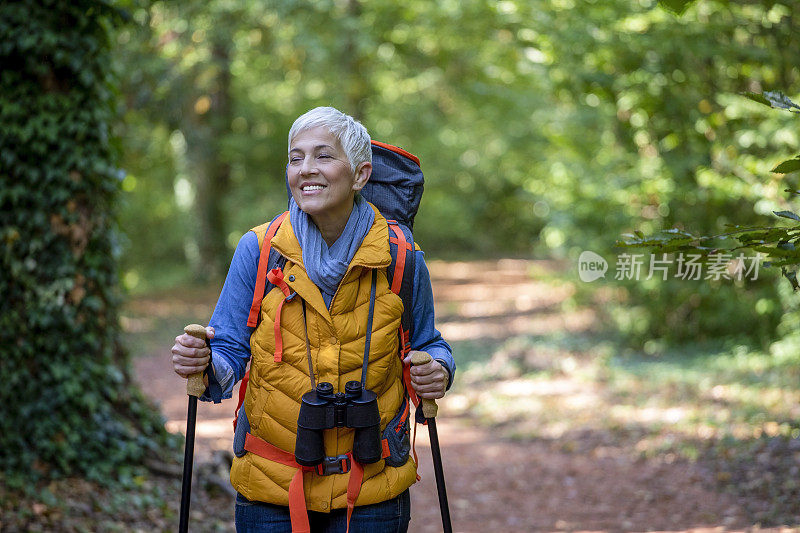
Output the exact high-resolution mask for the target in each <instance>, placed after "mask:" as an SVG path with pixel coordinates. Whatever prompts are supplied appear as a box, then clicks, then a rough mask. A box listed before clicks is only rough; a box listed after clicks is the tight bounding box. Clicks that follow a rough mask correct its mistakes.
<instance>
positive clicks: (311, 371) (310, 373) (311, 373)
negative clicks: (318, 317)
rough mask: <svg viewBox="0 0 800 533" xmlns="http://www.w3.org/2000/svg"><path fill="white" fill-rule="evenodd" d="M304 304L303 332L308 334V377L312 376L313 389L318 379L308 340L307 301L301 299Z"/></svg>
mask: <svg viewBox="0 0 800 533" xmlns="http://www.w3.org/2000/svg"><path fill="white" fill-rule="evenodd" d="M300 302H301V303H302V304H303V332H304V333H305V336H306V358H307V359H308V377H309V378H311V390H314V389H316V388H317V382H316V381H317V380H316V379H314V365H313V364H311V344H310V343H309V341H308V320H307V319H306V301H305V300H302V299H301V300H300Z"/></svg>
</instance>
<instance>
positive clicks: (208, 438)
mask: <svg viewBox="0 0 800 533" xmlns="http://www.w3.org/2000/svg"><path fill="white" fill-rule="evenodd" d="M558 269H559V265H556V264H555V263H551V262H546V261H538V262H537V261H521V260H501V261H497V262H483V263H474V262H471V263H452V262H451V263H444V262H432V263H431V265H430V270H431V275H432V279H433V286H434V293H435V296H436V308H437V324H438V327H439V329H440V330H441V332H442V334H443V336H444V337H445V338H446V339H447V340H448V341H449V342H450V343H451V344H452V346H453V348H454V352H455V354H456V358H457V361H458V365H459V370H458V373H457V384H456V386H455V387H454V388H453V390H452V391H450V392H449V393H448V395H447V397H446V398H445V399H444V400H443V401H441V402H440V417H439V418H438V427H439V434H440V442H441V447H442V456H443V458H444V468H445V473H446V480H447V488H448V496H449V500H450V506H451V512H452V517H453V526H454V530H455V531H461V532H485V531H653V530H658V531H722V530H725V531H732V530H747V529H753V528H755V529H758V528H759V525H757V521H766V522H768V521H769V520H765V518H769V516H770V515H767V514H764V513H763V512H762V514H761V515H759V514H758V512H759V510H760V509H769V508H770V505H771V503H770V502H762V503H761V504H759V502H756V501H753V499H754V498H753V496H752V495H750V497H749V498H748V499H747V501H743V498H744V497H743V496H742V495H740V494H739V495H737V493H736V491H732V490H724V489H725V488H726V484H725V483H724V482H725V481H729V480H731V478H736V477H738V476H739V473H737V472H729V470H734V468H728V467H730V464H728V463H726V462H721V461H720V460H717V459H716V458H715V457H716V455H715V454H713V453H708V450H709V449H712V448H711V446H710V445H704V444H703V443H702V442H699V440H702V439H699V438H698V435H699V436H701V437H702V436H705V437H708V439H707V440H708V441H709V442H713V439H712V438H711V437H713V434H710V433H708V432H706V434H704V433H703V431H702V427H700V428H696V427H687V424H686V423H685V420H686V419H687V418H691V417H687V415H686V412H687V410H688V409H689V407H688V406H687V405H684V403H685V402H691V401H692V400H693V398H692V397H691V395H689V397H686V398H681V397H682V396H686V395H685V394H683V393H682V392H681V391H675V394H674V396H671V397H670V398H668V399H666V400H665V401H660V402H652V401H650V399H647V400H645V401H644V403H642V402H640V401H638V400H637V398H636V396H637V395H642V394H644V395H646V394H647V390H646V389H645V390H633V387H631V386H630V385H625V387H624V390H622V389H621V388H620V387H619V386H618V385H617V384H618V383H619V382H621V381H623V380H622V379H621V378H619V377H618V376H609V375H607V372H608V371H607V367H608V366H609V365H608V351H609V350H612V349H613V343H609V342H608V341H607V339H605V338H603V336H602V334H601V333H600V332H601V331H602V328H601V327H600V326H599V324H598V317H597V313H596V312H595V311H593V310H592V309H589V308H581V307H578V306H576V305H575V304H574V300H573V299H572V298H571V297H572V295H573V292H574V290H575V286H574V284H573V283H569V282H564V281H563V279H560V278H558V277H553V276H551V275H550V274H551V273H553V272H555V271H556V270H558ZM212 294H213V291H212ZM202 300H203V299H202V298H200V299H199V300H198V302H196V303H195V304H194V305H195V306H200V307H202V305H203V302H202ZM206 303H207V304H208V305H212V303H213V297H212V299H211V300H207V301H206ZM165 305H167V304H165ZM199 311H201V309H199V308H198V309H195V313H194V316H195V317H196V320H202V319H203V318H205V317H207V316H208V315H209V314H210V311H211V308H210V307H208V308H206V309H205V310H204V312H199ZM184 313H185V310H182V312H181V313H180V314H184ZM140 316H144V315H140ZM173 316H174V315H173ZM178 331H179V330H178ZM170 345H171V339H166V343H165V344H162V345H161V346H159V347H158V349H155V347H153V348H152V350H148V351H149V352H150V353H151V355H149V356H144V357H137V358H136V370H137V375H138V376H139V379H140V380H141V383H142V387H143V388H144V389H145V391H146V392H147V393H148V394H149V395H150V396H151V397H154V398H160V399H161V402H160V403H161V406H162V409H163V412H164V414H165V416H166V417H167V420H168V422H167V424H168V427H169V428H171V429H173V430H182V429H183V427H184V426H185V410H186V397H185V394H184V393H183V382H182V380H181V379H180V378H178V377H177V376H175V375H174V374H173V373H172V372H171V370H170V363H169V356H168V351H169V346H170ZM598 361H601V363H600V362H598ZM604 374H605V375H604ZM645 374H647V372H646V371H645ZM644 377H645V379H644V380H645V381H649V379H648V378H647V376H646V375H645V376H644ZM666 386H667V387H670V386H672V387H674V383H667V384H666ZM662 399H663V398H662ZM673 400H674V401H673ZM226 404H227V405H226ZM672 404H674V405H672ZM232 410H233V406H232V405H231V402H223V403H222V404H220V405H208V404H203V405H202V406H201V409H200V415H199V416H200V420H199V422H198V428H197V433H198V445H197V449H198V460H199V461H201V462H202V461H204V460H208V459H209V458H210V457H211V453H212V451H214V450H229V449H230V441H231V417H232ZM673 426H674V427H673ZM416 442H417V451H418V453H419V457H420V465H421V466H420V472H421V475H422V480H421V481H420V482H419V483H417V484H416V485H415V486H414V487H412V491H411V492H412V516H413V518H412V524H411V531H415V532H428V531H430V532H435V531H440V530H441V522H440V518H439V509H438V505H437V497H436V485H435V481H434V476H433V469H432V463H431V458H430V448H429V444H428V438H427V431H426V429H425V428H420V434H419V435H418V438H417V441H416ZM687 446H688V451H686V450H687ZM773 447H774V446H773ZM762 455H763V454H762ZM768 460H769V458H767V461H768ZM742 475H745V476H746V474H742ZM220 498H222V499H224V500H225V501H226V502H227V503H226V505H227V508H228V509H229V511H228V522H227V523H228V524H230V523H231V522H230V519H231V515H232V508H233V506H232V504H231V503H230V500H229V498H228V496H224V497H223V496H222V495H220V496H218V499H220ZM767 498H768V497H767ZM222 507H223V508H224V507H225V505H223V506H222ZM206 509H207V507H206ZM774 514H775V513H773V516H774ZM784 530H785V529H784Z"/></svg>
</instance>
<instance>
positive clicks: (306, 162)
mask: <svg viewBox="0 0 800 533" xmlns="http://www.w3.org/2000/svg"><path fill="white" fill-rule="evenodd" d="M316 172H317V165H315V164H314V159H312V158H305V159H303V164H302V165H301V166H300V173H301V174H303V175H308V174H315V173H316Z"/></svg>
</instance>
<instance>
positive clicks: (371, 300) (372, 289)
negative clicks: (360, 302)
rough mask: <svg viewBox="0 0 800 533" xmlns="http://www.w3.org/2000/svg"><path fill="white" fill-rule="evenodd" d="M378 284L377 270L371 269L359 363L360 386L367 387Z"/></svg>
mask: <svg viewBox="0 0 800 533" xmlns="http://www.w3.org/2000/svg"><path fill="white" fill-rule="evenodd" d="M377 285H378V271H377V270H375V269H374V268H373V269H372V287H370V290H369V314H368V315H367V338H366V339H365V340H364V363H363V364H362V365H361V386H362V387H363V388H365V389H366V388H367V365H368V364H369V345H370V341H371V340H372V318H373V316H374V314H375V291H376V288H377Z"/></svg>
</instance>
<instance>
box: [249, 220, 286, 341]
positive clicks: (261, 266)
mask: <svg viewBox="0 0 800 533" xmlns="http://www.w3.org/2000/svg"><path fill="white" fill-rule="evenodd" d="M288 214H289V211H284V212H283V213H282V214H281V215H280V216H278V218H276V219H275V220H274V221H273V222H272V223H270V225H269V227H268V228H267V233H266V235H264V240H263V241H262V243H261V255H260V256H259V258H258V274H256V288H255V290H254V291H253V303H252V304H251V305H250V314H249V315H248V317H247V325H248V326H249V327H251V328H254V327H256V325H257V324H258V314H259V312H260V311H261V300H262V299H263V298H264V288H265V287H266V286H267V270H268V269H269V266H268V265H269V252H270V250H271V249H272V244H271V242H270V241H271V240H272V238H273V237H274V236H275V233H277V232H278V228H279V227H280V226H281V223H282V222H283V221H284V219H285V218H286V216H287V215H288Z"/></svg>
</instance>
